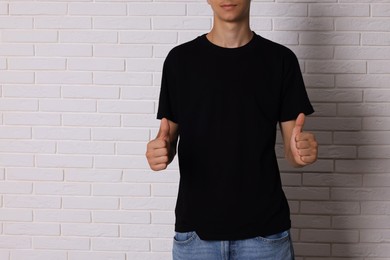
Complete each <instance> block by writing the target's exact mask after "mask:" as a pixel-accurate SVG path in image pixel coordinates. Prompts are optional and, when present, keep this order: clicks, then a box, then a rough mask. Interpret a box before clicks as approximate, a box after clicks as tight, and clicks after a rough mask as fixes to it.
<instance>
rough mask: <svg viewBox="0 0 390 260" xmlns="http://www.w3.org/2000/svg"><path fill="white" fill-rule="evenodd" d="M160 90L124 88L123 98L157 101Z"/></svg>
mask: <svg viewBox="0 0 390 260" xmlns="http://www.w3.org/2000/svg"><path fill="white" fill-rule="evenodd" d="M159 93H160V90H159V88H156V87H122V88H121V98H122V99H131V100H157V99H158V97H159Z"/></svg>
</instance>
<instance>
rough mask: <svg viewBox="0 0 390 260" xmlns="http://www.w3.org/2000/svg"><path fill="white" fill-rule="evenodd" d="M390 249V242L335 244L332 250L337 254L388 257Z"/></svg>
mask: <svg viewBox="0 0 390 260" xmlns="http://www.w3.org/2000/svg"><path fill="white" fill-rule="evenodd" d="M389 250H390V245H389V244H378V245H377V244H374V245H373V244H371V243H370V244H363V243H360V244H359V245H348V246H347V245H345V244H333V245H332V252H333V255H335V256H371V257H386V256H388V252H389Z"/></svg>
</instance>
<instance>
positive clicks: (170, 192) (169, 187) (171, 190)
mask: <svg viewBox="0 0 390 260" xmlns="http://www.w3.org/2000/svg"><path fill="white" fill-rule="evenodd" d="M177 193H178V185H177V184H152V195H153V196H155V197H174V198H175V197H176V196H177Z"/></svg>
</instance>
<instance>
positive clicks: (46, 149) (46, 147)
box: [0, 140, 56, 153]
mask: <svg viewBox="0 0 390 260" xmlns="http://www.w3.org/2000/svg"><path fill="white" fill-rule="evenodd" d="M55 151H56V144H55V143H54V142H42V141H22V140H0V152H5V153H55Z"/></svg>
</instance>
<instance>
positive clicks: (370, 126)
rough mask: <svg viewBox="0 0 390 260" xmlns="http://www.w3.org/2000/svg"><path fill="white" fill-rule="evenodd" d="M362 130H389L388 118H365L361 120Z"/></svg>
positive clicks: (389, 122) (389, 121) (389, 119)
mask: <svg viewBox="0 0 390 260" xmlns="http://www.w3.org/2000/svg"><path fill="white" fill-rule="evenodd" d="M363 129H364V130H383V131H389V130H390V118H386V117H366V118H363Z"/></svg>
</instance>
